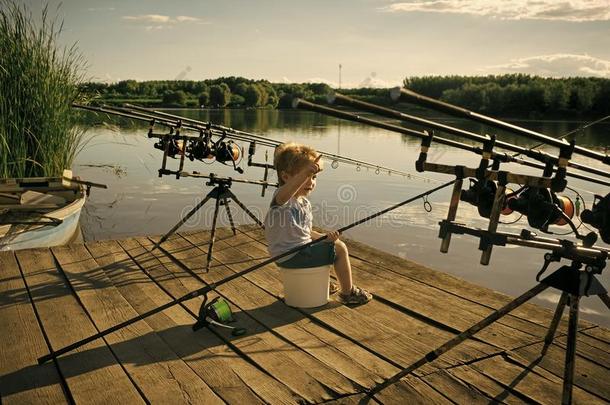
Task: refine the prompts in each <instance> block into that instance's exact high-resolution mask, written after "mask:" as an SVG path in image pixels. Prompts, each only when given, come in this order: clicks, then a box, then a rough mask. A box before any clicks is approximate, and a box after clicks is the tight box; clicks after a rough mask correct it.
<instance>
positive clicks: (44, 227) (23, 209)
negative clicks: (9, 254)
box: [0, 171, 87, 250]
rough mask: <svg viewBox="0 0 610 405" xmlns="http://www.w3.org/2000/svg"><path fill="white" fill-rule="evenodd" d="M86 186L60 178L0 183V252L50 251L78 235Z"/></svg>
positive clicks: (67, 175) (69, 177) (67, 177)
mask: <svg viewBox="0 0 610 405" xmlns="http://www.w3.org/2000/svg"><path fill="white" fill-rule="evenodd" d="M85 184H87V182H83V181H80V180H79V179H78V178H74V177H72V173H71V172H70V171H64V176H63V177H61V178H57V177H30V178H23V179H0V250H18V249H28V248H35V247H50V246H58V245H63V244H66V243H68V242H70V241H71V240H72V239H73V238H74V236H75V234H76V233H77V231H78V223H79V219H80V213H81V209H82V208H83V206H84V205H85V201H86V198H87V193H86V192H85V186H84V185H85Z"/></svg>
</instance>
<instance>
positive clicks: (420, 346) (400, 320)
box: [188, 229, 499, 367]
mask: <svg viewBox="0 0 610 405" xmlns="http://www.w3.org/2000/svg"><path fill="white" fill-rule="evenodd" d="M218 232H219V233H220V234H221V235H222V234H223V232H227V231H226V230H221V229H219V231H218ZM188 237H189V238H191V239H192V238H196V237H197V234H193V235H190V236H188ZM247 237H248V236H246V235H237V236H236V237H235V238H233V239H231V240H227V241H226V243H229V244H236V245H241V246H239V248H238V250H239V251H240V252H241V255H240V256H239V257H240V258H241V257H242V255H246V256H247V254H248V253H252V254H259V253H260V254H262V253H263V252H264V250H263V248H262V246H263V245H261V244H260V243H257V242H256V241H254V240H251V242H250V243H246V244H244V243H243V241H244V239H246V238H247ZM233 254H234V255H236V253H233ZM269 268H270V269H269V270H266V269H261V270H259V271H257V273H256V274H257V275H253V276H252V279H253V280H255V282H256V283H257V284H258V285H261V286H264V288H266V289H269V290H273V289H275V291H274V293H275V294H280V291H281V289H282V287H281V281H280V280H279V272H278V269H277V266H275V265H269ZM270 274H271V275H270ZM265 275H268V277H267V280H268V281H267V282H266V281H265V280H264V279H263V276H265ZM269 275H270V276H269ZM247 277H250V276H247ZM402 293H403V294H408V291H402ZM351 311H352V312H356V313H361V314H364V315H366V317H365V318H364V319H367V323H370V322H371V320H373V319H374V320H375V321H376V322H379V323H381V324H382V325H384V326H385V327H388V328H391V329H392V330H394V331H395V333H398V335H400V337H401V340H405V339H408V340H409V342H408V344H409V346H411V347H413V348H415V349H417V350H418V352H419V353H420V355H423V354H425V353H427V352H428V351H430V350H432V349H434V348H436V347H437V346H439V345H441V344H443V343H444V342H445V341H447V340H449V339H450V338H452V337H453V336H454V334H453V333H450V332H448V331H444V330H441V329H438V328H437V327H435V326H432V325H429V324H426V323H425V322H422V321H420V320H418V319H416V318H413V317H411V316H408V315H407V314H404V313H401V312H399V311H397V310H396V309H394V308H390V307H387V306H386V305H384V304H382V303H380V302H378V301H375V300H374V301H372V302H370V303H368V304H367V305H363V306H360V307H357V308H354V309H352V310H351ZM318 315H319V314H315V316H318ZM421 336H425V337H426V338H425V339H422V338H421ZM498 350H499V349H497V348H495V347H493V346H490V345H486V344H483V343H480V342H476V341H473V340H469V341H467V342H465V343H464V344H463V345H461V346H460V347H457V348H456V349H455V350H454V351H452V352H451V353H449V354H447V355H445V356H443V358H444V360H446V361H447V364H445V367H446V366H448V365H455V364H460V363H461V362H463V361H471V360H473V359H475V358H479V357H481V356H483V355H488V354H490V353H495V352H497V351H498Z"/></svg>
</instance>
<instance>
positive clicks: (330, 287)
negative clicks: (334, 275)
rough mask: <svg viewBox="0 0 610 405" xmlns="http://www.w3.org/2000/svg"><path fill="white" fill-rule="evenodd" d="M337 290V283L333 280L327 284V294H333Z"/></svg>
mask: <svg viewBox="0 0 610 405" xmlns="http://www.w3.org/2000/svg"><path fill="white" fill-rule="evenodd" d="M337 291H339V285H338V284H337V283H335V282H334V281H331V282H330V283H329V284H328V295H333V294H335V293H336V292H337Z"/></svg>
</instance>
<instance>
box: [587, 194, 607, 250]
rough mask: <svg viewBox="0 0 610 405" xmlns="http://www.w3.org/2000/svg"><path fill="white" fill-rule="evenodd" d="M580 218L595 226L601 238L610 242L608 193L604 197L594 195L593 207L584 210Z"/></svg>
mask: <svg viewBox="0 0 610 405" xmlns="http://www.w3.org/2000/svg"><path fill="white" fill-rule="evenodd" d="M580 219H581V220H582V222H584V223H586V224H589V225H591V226H593V227H594V228H596V229H597V230H598V231H599V234H600V236H601V237H602V240H603V241H604V242H605V243H609V244H610V193H609V194H606V196H605V197H602V196H600V195H595V198H594V200H593V207H592V208H591V209H586V210H584V211H583V212H582V214H580Z"/></svg>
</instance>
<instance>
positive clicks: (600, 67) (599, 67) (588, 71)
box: [485, 53, 610, 78]
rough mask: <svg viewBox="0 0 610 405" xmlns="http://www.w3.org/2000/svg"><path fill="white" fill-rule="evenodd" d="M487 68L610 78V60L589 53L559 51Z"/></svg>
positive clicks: (496, 70) (536, 73)
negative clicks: (579, 53) (578, 53)
mask: <svg viewBox="0 0 610 405" xmlns="http://www.w3.org/2000/svg"><path fill="white" fill-rule="evenodd" d="M485 70H486V71H492V72H502V73H527V74H532V75H538V76H545V77H568V76H597V77H606V78H610V60H605V59H599V58H595V57H592V56H589V55H574V54H567V53H557V54H553V55H540V56H531V57H527V58H520V59H513V60H511V61H510V62H509V63H506V64H502V65H495V66H487V67H486V68H485Z"/></svg>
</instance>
